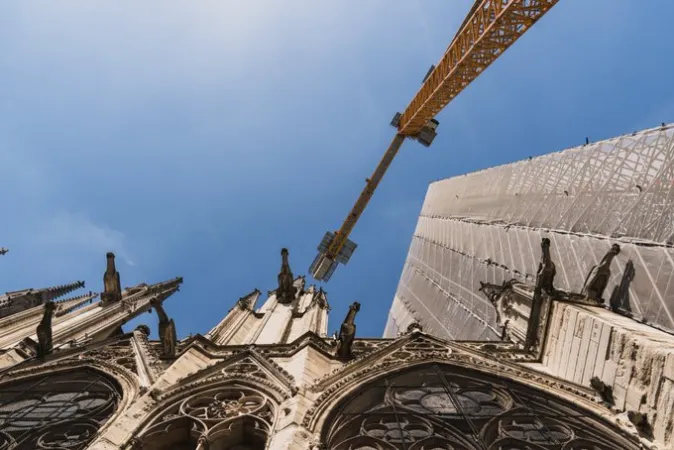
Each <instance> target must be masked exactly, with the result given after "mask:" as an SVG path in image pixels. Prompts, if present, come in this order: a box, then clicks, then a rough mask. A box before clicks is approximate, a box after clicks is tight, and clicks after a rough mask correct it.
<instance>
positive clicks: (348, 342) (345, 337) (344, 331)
mask: <svg viewBox="0 0 674 450" xmlns="http://www.w3.org/2000/svg"><path fill="white" fill-rule="evenodd" d="M358 311H360V303H358V302H353V304H352V305H351V306H349V312H348V313H346V318H344V322H343V323H342V326H341V328H340V329H339V338H338V341H337V342H338V344H337V356H339V357H340V358H344V359H348V358H351V346H352V345H353V339H354V338H355V337H356V324H355V323H354V320H355V319H356V314H357V313H358Z"/></svg>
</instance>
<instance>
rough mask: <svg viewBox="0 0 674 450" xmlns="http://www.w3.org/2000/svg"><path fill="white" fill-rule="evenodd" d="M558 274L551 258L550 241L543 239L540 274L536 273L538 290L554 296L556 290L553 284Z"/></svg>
mask: <svg viewBox="0 0 674 450" xmlns="http://www.w3.org/2000/svg"><path fill="white" fill-rule="evenodd" d="M556 274H557V269H556V268H555V263H553V262H552V258H551V257H550V239H548V238H543V239H542V240H541V262H540V263H538V272H536V288H537V289H541V290H542V291H545V292H547V293H548V294H554V292H555V288H554V287H553V285H552V282H553V281H554V279H555V275H556Z"/></svg>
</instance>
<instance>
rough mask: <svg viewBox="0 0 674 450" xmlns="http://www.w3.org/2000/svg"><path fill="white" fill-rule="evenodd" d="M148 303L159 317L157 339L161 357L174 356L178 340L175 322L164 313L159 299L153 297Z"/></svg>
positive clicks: (168, 357) (169, 357)
mask: <svg viewBox="0 0 674 450" xmlns="http://www.w3.org/2000/svg"><path fill="white" fill-rule="evenodd" d="M150 304H151V305H152V306H153V307H154V309H155V310H156V311H157V316H158V317H159V340H160V341H161V346H162V352H161V357H162V358H165V359H171V358H175V356H176V345H177V342H178V338H177V336H176V326H175V323H174V322H173V319H169V317H168V316H167V315H166V311H164V307H163V306H162V302H161V299H159V298H153V299H152V300H151V301H150Z"/></svg>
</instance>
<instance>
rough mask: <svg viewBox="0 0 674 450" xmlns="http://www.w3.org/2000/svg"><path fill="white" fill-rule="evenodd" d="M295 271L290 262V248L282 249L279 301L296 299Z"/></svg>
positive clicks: (287, 301) (285, 301)
mask: <svg viewBox="0 0 674 450" xmlns="http://www.w3.org/2000/svg"><path fill="white" fill-rule="evenodd" d="M294 282H295V280H294V277H293V272H292V270H290V263H289V262H288V249H287V248H282V249H281V271H280V272H279V274H278V288H277V289H276V298H277V299H278V301H279V303H290V302H291V301H293V300H294V299H295V294H296V293H297V288H296V287H295V286H294Z"/></svg>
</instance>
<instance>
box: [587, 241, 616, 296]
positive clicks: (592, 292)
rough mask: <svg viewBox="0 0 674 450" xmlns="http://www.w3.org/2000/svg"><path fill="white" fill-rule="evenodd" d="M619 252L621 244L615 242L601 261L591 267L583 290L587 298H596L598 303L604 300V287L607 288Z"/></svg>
mask: <svg viewBox="0 0 674 450" xmlns="http://www.w3.org/2000/svg"><path fill="white" fill-rule="evenodd" d="M618 253H620V246H619V245H618V244H613V245H612V246H611V249H610V250H609V251H608V253H606V255H604V257H603V258H602V260H601V262H600V263H599V264H598V265H596V266H593V267H592V269H590V273H588V274H587V278H585V284H584V285H583V290H582V292H581V293H582V294H583V295H585V297H586V298H588V299H590V300H594V301H595V302H597V303H601V302H602V295H603V294H604V289H606V285H607V284H608V280H609V278H610V277H611V262H612V261H613V258H615V257H616V255H617V254H618Z"/></svg>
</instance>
